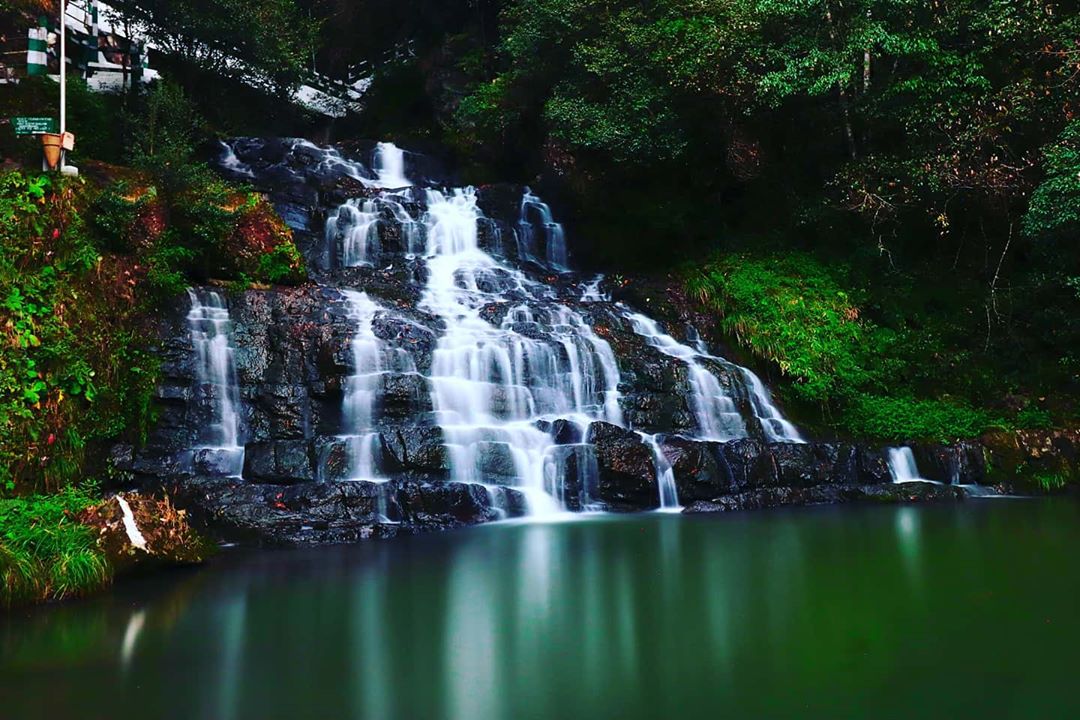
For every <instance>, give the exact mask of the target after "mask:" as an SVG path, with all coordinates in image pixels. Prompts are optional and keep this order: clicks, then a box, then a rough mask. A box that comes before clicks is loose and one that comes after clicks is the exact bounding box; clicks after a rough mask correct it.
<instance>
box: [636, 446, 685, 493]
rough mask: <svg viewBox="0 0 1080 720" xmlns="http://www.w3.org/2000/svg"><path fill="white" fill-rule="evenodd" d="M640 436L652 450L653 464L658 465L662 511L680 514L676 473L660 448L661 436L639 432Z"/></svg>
mask: <svg viewBox="0 0 1080 720" xmlns="http://www.w3.org/2000/svg"><path fill="white" fill-rule="evenodd" d="M638 435H640V436H641V439H642V440H644V441H645V443H646V444H647V445H648V446H649V448H650V449H651V450H652V454H653V463H654V464H655V465H656V484H657V487H658V488H659V490H660V510H661V511H664V512H678V511H680V510H682V505H680V504H679V490H678V488H677V487H676V486H675V471H674V470H673V469H672V467H671V461H670V460H668V459H667V456H666V455H664V451H663V449H662V448H661V447H660V442H659V436H658V435H649V434H648V433H643V432H639V433H638Z"/></svg>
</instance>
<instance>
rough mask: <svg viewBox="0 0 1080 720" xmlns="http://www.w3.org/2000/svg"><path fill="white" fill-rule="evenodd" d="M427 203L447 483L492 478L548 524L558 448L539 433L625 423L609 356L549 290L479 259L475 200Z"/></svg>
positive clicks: (461, 195) (429, 306)
mask: <svg viewBox="0 0 1080 720" xmlns="http://www.w3.org/2000/svg"><path fill="white" fill-rule="evenodd" d="M426 199H427V212H426V213H425V215H424V218H423V221H424V225H425V227H426V236H427V250H426V258H427V267H428V282H427V286H426V287H425V289H424V294H423V298H422V300H421V307H422V308H423V309H424V310H426V311H428V312H431V313H432V314H434V315H437V316H439V317H441V318H442V319H443V321H444V323H445V326H446V329H445V332H444V333H443V335H442V337H440V338H439V340H438V344H437V346H436V349H435V352H434V357H433V360H432V371H431V377H430V383H431V387H432V401H433V405H434V408H435V415H436V418H437V421H438V423H439V425H440V426H441V427H442V430H443V433H444V436H445V439H446V443H447V447H448V449H449V453H450V464H451V475H452V477H453V479H455V480H459V481H461V482H471V483H483V482H484V481H485V480H490V479H492V478H491V476H493V475H499V476H501V477H503V478H505V480H504V481H505V482H508V483H509V484H511V485H513V486H515V487H517V488H519V489H520V490H522V491H523V492H524V494H525V496H526V499H527V502H528V504H529V508H530V510H531V511H532V512H533V513H537V514H543V513H551V512H555V511H557V510H559V509H560V507H559V503H558V502H557V501H556V498H558V497H559V496H560V494H561V493H562V490H561V489H560V488H558V487H552V483H553V482H557V481H558V479H557V478H553V477H551V475H552V474H551V473H550V472H545V467H547V466H549V465H550V462H551V453H552V452H553V448H554V446H555V442H554V439H553V438H552V437H551V435H550V434H549V433H548V432H545V431H543V430H541V429H540V428H539V427H538V421H541V420H554V419H557V418H570V419H573V420H574V421H576V422H578V423H587V422H588V421H590V420H593V419H597V420H607V421H609V422H614V423H621V421H622V413H621V410H620V409H619V403H618V399H619V395H618V380H619V374H618V365H617V363H616V361H615V356H614V354H613V353H612V351H611V348H610V346H609V345H608V343H607V342H606V341H604V340H603V339H601V338H599V337H597V336H596V335H595V333H594V332H593V331H592V328H591V327H590V326H589V325H588V323H586V322H585V321H584V319H583V318H582V317H581V315H580V314H578V313H577V312H575V311H573V310H571V309H570V308H568V307H566V306H563V305H560V304H557V303H553V302H552V299H553V298H552V293H551V291H550V289H549V288H547V287H546V286H544V285H542V284H540V283H537V282H535V281H533V280H530V279H529V278H527V277H526V276H525V275H524V274H523V273H521V272H519V271H516V270H512V269H510V268H508V267H507V266H506V265H503V264H501V263H499V262H498V261H496V260H495V259H494V258H493V257H492V256H491V255H488V254H487V253H486V252H484V251H483V250H481V249H480V247H479V243H478V232H477V228H478V220H479V218H480V216H481V213H480V211H479V210H478V209H477V207H476V193H475V192H474V191H473V190H472V189H471V188H466V189H459V190H454V191H453V192H451V193H449V194H443V193H442V192H440V191H437V190H428V191H427V198H426ZM511 298H514V304H511V303H510V300H511ZM492 304H497V305H499V306H501V307H504V308H505V314H504V316H503V319H502V321H501V322H500V323H499V324H498V325H496V324H494V323H492V322H489V321H488V320H485V319H484V318H483V317H481V315H480V312H479V311H480V309H481V308H482V307H485V306H489V305H492Z"/></svg>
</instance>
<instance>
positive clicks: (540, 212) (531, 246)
mask: <svg viewBox="0 0 1080 720" xmlns="http://www.w3.org/2000/svg"><path fill="white" fill-rule="evenodd" d="M537 230H539V231H540V232H539V234H538V233H537ZM517 240H518V254H519V255H520V256H521V257H525V258H530V259H533V260H541V261H543V262H546V263H547V264H548V265H551V266H553V267H556V268H560V269H564V268H566V267H567V266H568V265H569V260H568V258H567V252H566V233H565V232H564V231H563V226H562V225H561V224H560V223H557V222H555V218H554V217H553V216H552V214H551V208H549V207H548V206H547V203H545V202H543V201H541V200H540V198H539V197H537V196H536V195H533V194H532V191H530V190H529V188H525V194H524V195H523V196H522V198H521V216H520V217H519V218H518V223H517ZM540 240H543V246H542V247H541V245H540V242H539V241H540Z"/></svg>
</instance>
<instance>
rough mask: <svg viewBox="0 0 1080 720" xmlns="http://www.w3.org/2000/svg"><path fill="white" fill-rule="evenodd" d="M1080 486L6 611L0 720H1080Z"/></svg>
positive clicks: (772, 517) (410, 552) (639, 533)
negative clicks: (1028, 495)
mask: <svg viewBox="0 0 1080 720" xmlns="http://www.w3.org/2000/svg"><path fill="white" fill-rule="evenodd" d="M1078 550H1080V505H1077V504H1075V503H1071V502H1067V501H1060V502H1049V501H1048V502H1041V501H1008V500H997V501H983V502H968V503H965V504H962V505H956V506H933V507H898V508H884V507H865V508H855V507H841V508H816V509H802V510H787V511H772V512H757V513H740V514H733V515H726V516H711V517H679V516H672V515H661V514H655V515H648V516H635V517H624V518H604V519H594V520H587V521H577V522H567V523H561V524H543V525H520V524H519V525H501V526H492V527H481V528H474V529H470V530H465V531H460V532H453V533H447V534H442V535H431V536H425V537H420V538H404V539H397V540H393V541H390V542H372V543H366V544H362V545H358V546H352V547H338V548H322V549H316V550H304V551H277V552H272V551H265V552H258V553H234V554H227V555H225V556H224V557H220V558H218V559H217V560H215V561H214V562H213V563H211V564H210V565H209V566H207V567H204V568H201V569H194V570H187V571H180V572H172V573H167V574H164V575H155V576H151V577H147V578H143V579H139V580H132V581H129V582H125V583H122V584H121V585H120V586H119V587H117V588H116V589H115V590H114V591H112V592H111V593H110V594H108V595H106V596H103V597H100V598H96V599H93V600H90V601H86V602H80V603H73V604H68V605H64V606H60V607H51V608H43V609H37V610H30V611H23V612H21V613H16V614H13V615H8V616H6V617H0V717H3V718H12V719H15V718H110V719H113V720H124V719H126V718H185V719H186V718H212V719H214V720H218V719H220V720H231V719H232V718H260V719H263V718H306V717H313V718H328V719H330V718H371V719H379V718H395V719H404V720H412V719H417V720H421V719H427V718H433V719H434V718H450V719H460V720H486V719H488V718H508V719H509V718H513V719H518V718H524V719H528V718H560V719H561V718H590V719H597V718H630V719H636V718H789V717H790V718H830V719H832V718H875V719H877V718H905V719H908V720H914V719H918V720H924V719H926V718H968V717H971V718H980V720H984V719H987V718H1077V717H1080V693H1078V692H1077V689H1076V672H1077V669H1078V668H1080V563H1078V562H1077V561H1076V558H1077V551H1078Z"/></svg>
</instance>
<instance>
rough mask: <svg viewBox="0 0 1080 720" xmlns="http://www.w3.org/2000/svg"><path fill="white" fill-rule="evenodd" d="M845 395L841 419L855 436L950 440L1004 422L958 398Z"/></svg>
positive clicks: (896, 439)
mask: <svg viewBox="0 0 1080 720" xmlns="http://www.w3.org/2000/svg"><path fill="white" fill-rule="evenodd" d="M845 399H846V400H847V402H845V403H844V404H843V405H842V407H841V414H840V423H841V424H842V428H843V429H844V430H845V431H847V432H850V433H851V434H852V435H854V436H856V437H870V438H879V439H881V440H886V441H893V442H906V441H908V440H911V439H913V438H914V439H920V440H932V441H935V442H941V443H948V442H952V441H954V440H957V439H962V438H973V437H978V436H979V435H980V434H982V433H983V432H985V431H987V430H990V429H996V428H999V427H1001V426H1002V423H1003V421H1002V420H1001V419H999V418H997V417H996V416H994V415H993V414H992V413H990V412H988V411H986V410H983V409H980V408H974V407H972V406H971V405H969V404H968V403H967V402H966V401H965V400H962V399H958V398H949V399H918V398H912V397H906V396H903V395H890V396H881V395H864V394H862V393H855V394H854V395H853V396H852V397H851V398H845Z"/></svg>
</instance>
